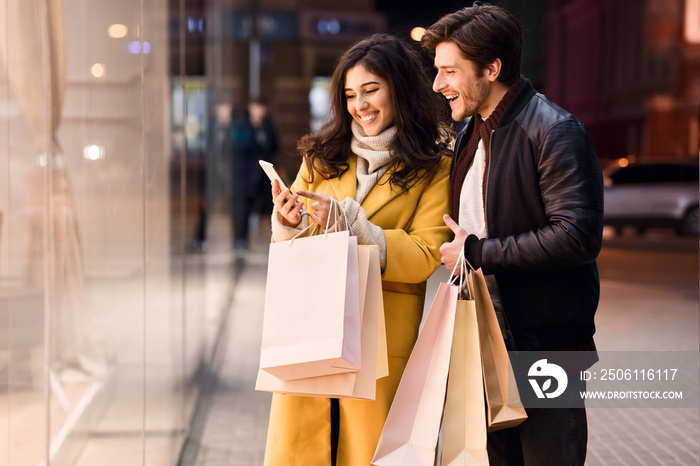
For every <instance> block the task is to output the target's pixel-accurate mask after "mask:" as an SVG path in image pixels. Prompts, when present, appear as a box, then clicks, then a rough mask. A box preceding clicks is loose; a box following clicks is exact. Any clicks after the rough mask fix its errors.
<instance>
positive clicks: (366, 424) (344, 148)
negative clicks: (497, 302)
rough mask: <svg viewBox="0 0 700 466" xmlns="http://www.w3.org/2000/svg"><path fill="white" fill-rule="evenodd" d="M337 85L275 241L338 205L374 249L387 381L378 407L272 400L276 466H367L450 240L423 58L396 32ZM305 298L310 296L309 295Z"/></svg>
mask: <svg viewBox="0 0 700 466" xmlns="http://www.w3.org/2000/svg"><path fill="white" fill-rule="evenodd" d="M331 88H332V94H331V107H332V117H331V119H330V121H328V122H327V123H326V124H325V125H324V126H323V127H322V128H321V129H320V130H319V132H318V133H317V134H315V135H307V136H305V137H303V138H302V139H301V140H300V142H299V150H300V153H301V154H302V156H303V161H304V163H303V165H302V167H301V170H300V171H299V174H298V175H297V178H296V181H295V182H294V184H293V185H292V187H291V190H290V189H284V190H282V191H281V190H280V186H279V184H278V183H277V182H276V181H274V182H273V183H272V196H273V200H274V204H275V210H274V212H273V216H272V217H273V219H272V231H273V237H274V240H275V241H282V240H288V239H290V238H292V237H293V236H295V235H296V234H298V233H299V232H300V231H301V230H303V229H304V228H305V227H307V226H308V225H309V217H310V219H311V221H313V222H315V223H317V224H318V225H322V226H324V227H325V226H326V225H327V222H328V225H333V222H334V219H335V217H336V215H335V212H333V210H332V208H333V206H338V205H339V206H340V207H341V208H342V211H343V212H344V215H341V218H342V219H345V218H347V223H348V225H345V221H344V220H343V222H342V223H343V225H341V228H343V229H345V228H348V229H349V230H350V231H351V232H352V234H354V235H357V238H358V244H375V245H378V246H379V250H380V264H381V269H382V274H383V275H382V289H383V296H384V309H385V314H386V326H387V346H388V355H389V376H388V377H385V378H382V379H379V380H378V381H377V397H376V401H365V400H350V399H341V400H335V399H334V400H330V399H327V398H311V397H297V396H290V395H273V400H272V408H271V414H270V426H269V430H268V437H267V448H266V453H265V464H266V465H269V466H282V465H284V466H289V465H292V466H293V465H299V466H302V465H303V466H309V465H313V466H322V465H324V464H326V465H330V464H338V465H339V466H355V465H357V466H366V465H369V463H370V461H371V459H372V456H373V454H374V451H375V449H376V446H377V442H378V440H379V436H380V434H381V431H382V427H383V425H384V421H385V419H386V416H387V413H388V411H389V407H390V405H391V402H392V400H393V397H394V394H395V392H396V388H397V386H398V383H399V380H400V379H401V374H402V373H403V370H404V367H405V365H406V362H407V360H408V357H409V355H410V353H411V350H412V348H413V345H414V343H415V340H416V337H417V334H418V327H419V324H420V322H421V317H422V312H423V305H424V300H425V287H426V280H427V279H428V277H430V275H431V274H432V273H433V272H434V271H435V270H436V269H437V268H438V266H439V265H440V252H439V250H438V249H439V247H440V245H441V244H442V243H443V242H445V241H447V239H448V237H449V236H450V231H449V230H448V229H447V227H446V226H445V224H444V222H443V220H442V215H443V214H444V213H446V212H448V211H449V208H450V205H449V199H450V198H449V195H450V193H449V189H450V188H449V165H450V152H449V151H448V150H446V148H445V145H444V144H443V143H442V142H437V141H441V140H444V138H445V137H446V136H447V135H446V133H445V132H444V131H443V129H442V128H443V125H441V124H440V123H439V121H440V118H439V116H440V114H441V112H440V102H439V100H436V99H435V97H436V94H434V93H433V92H432V90H431V87H430V83H429V81H428V79H427V78H426V76H425V75H424V74H423V71H422V67H421V63H420V60H419V58H418V57H417V55H416V54H415V53H414V52H412V51H411V50H410V49H408V48H407V47H406V46H405V45H403V44H402V43H401V41H400V40H399V39H397V38H395V37H392V36H389V35H386V34H378V35H374V36H371V37H369V38H368V39H365V40H362V41H360V42H359V43H357V44H356V45H354V46H353V47H352V48H351V49H349V50H348V51H347V52H345V54H343V56H342V57H341V58H340V60H339V62H338V65H337V67H336V69H335V72H334V74H333V80H332V84H331ZM292 193H294V194H292ZM302 198H303V202H302ZM338 202H339V204H338ZM300 291H305V292H307V293H308V295H309V299H313V295H314V290H313V288H311V289H308V290H300ZM332 419H333V422H331V420H332Z"/></svg>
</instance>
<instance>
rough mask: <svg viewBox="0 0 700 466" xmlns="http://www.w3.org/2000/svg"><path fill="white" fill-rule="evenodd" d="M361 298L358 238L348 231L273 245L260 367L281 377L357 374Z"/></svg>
mask: <svg viewBox="0 0 700 466" xmlns="http://www.w3.org/2000/svg"><path fill="white" fill-rule="evenodd" d="M311 288H312V289H313V290H314V292H313V294H311V293H309V292H308V290H309V289H311ZM359 300H360V292H359V274H358V252H357V238H356V237H354V236H350V235H349V233H348V232H347V231H341V232H334V233H327V234H321V235H314V236H309V237H305V238H299V239H293V240H290V241H283V242H279V243H272V244H271V245H270V253H269V258H268V270H267V284H266V289H265V309H264V317H263V334H262V347H261V352H260V368H261V369H262V370H264V371H266V372H268V373H270V374H271V375H274V376H275V377H277V378H278V379H280V380H294V379H300V378H305V377H315V376H320V375H329V374H338V373H344V372H357V371H358V370H359V367H360V359H361V354H360V325H361V322H360V302H359Z"/></svg>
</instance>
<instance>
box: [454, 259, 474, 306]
mask: <svg viewBox="0 0 700 466" xmlns="http://www.w3.org/2000/svg"><path fill="white" fill-rule="evenodd" d="M467 265H469V267H470V268H471V269H472V270H474V268H473V267H472V266H471V264H469V261H467V258H466V257H464V253H462V254H460V255H459V258H458V259H457V262H456V263H455V266H454V268H453V269H452V273H450V279H449V281H448V283H450V284H451V285H456V283H455V281H457V279H458V278H459V292H460V293H461V292H462V290H463V289H465V288H466V291H467V295H468V296H469V297H471V296H472V290H471V289H470V288H469V281H468V280H465V277H466V276H467V274H468V273H469V269H467ZM458 267H459V269H460V273H459V275H455V272H456V271H457V268H458Z"/></svg>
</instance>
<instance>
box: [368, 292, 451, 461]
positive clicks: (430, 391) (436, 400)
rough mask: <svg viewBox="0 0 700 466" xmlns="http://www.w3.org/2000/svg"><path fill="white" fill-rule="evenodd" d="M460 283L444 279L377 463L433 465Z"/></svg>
mask: <svg viewBox="0 0 700 466" xmlns="http://www.w3.org/2000/svg"><path fill="white" fill-rule="evenodd" d="M457 294H458V288H457V286H455V285H450V284H447V283H441V284H440V286H439V287H438V291H437V293H436V295H435V299H434V300H433V303H432V305H431V306H430V310H429V312H428V316H427V317H426V320H425V323H424V324H423V328H422V329H421V331H420V333H419V334H418V339H417V341H416V345H415V346H414V348H413V351H412V352H411V356H410V357H409V359H408V363H407V364H406V369H405V371H404V373H403V376H402V377H401V381H400V382H399V387H398V389H397V391H396V396H395V397H394V401H393V403H392V404H391V408H390V409H389V414H388V416H387V419H386V422H385V423H384V429H383V430H382V435H381V437H380V438H379V443H378V445H377V449H376V451H375V453H374V458H373V459H372V464H373V465H376V466H433V464H434V463H435V458H436V448H437V443H438V436H439V433H440V424H441V420H442V411H443V407H444V403H445V390H446V385H447V372H448V370H449V364H450V350H451V346H452V337H453V329H454V319H455V306H456V304H457Z"/></svg>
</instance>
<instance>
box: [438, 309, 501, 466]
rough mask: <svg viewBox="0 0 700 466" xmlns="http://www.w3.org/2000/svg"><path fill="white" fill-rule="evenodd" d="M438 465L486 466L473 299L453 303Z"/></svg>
mask: <svg viewBox="0 0 700 466" xmlns="http://www.w3.org/2000/svg"><path fill="white" fill-rule="evenodd" d="M443 422H444V427H443V429H444V432H443V440H442V460H441V462H440V464H441V466H488V464H489V457H488V454H487V452H486V407H485V404H484V382H483V378H482V372H481V351H480V349H479V329H478V327H477V322H476V307H475V305H474V301H473V300H459V301H457V314H456V316H455V330H454V338H453V340H452V355H451V357H450V373H449V377H448V379H447V396H446V398H445V415H444V421H443Z"/></svg>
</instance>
